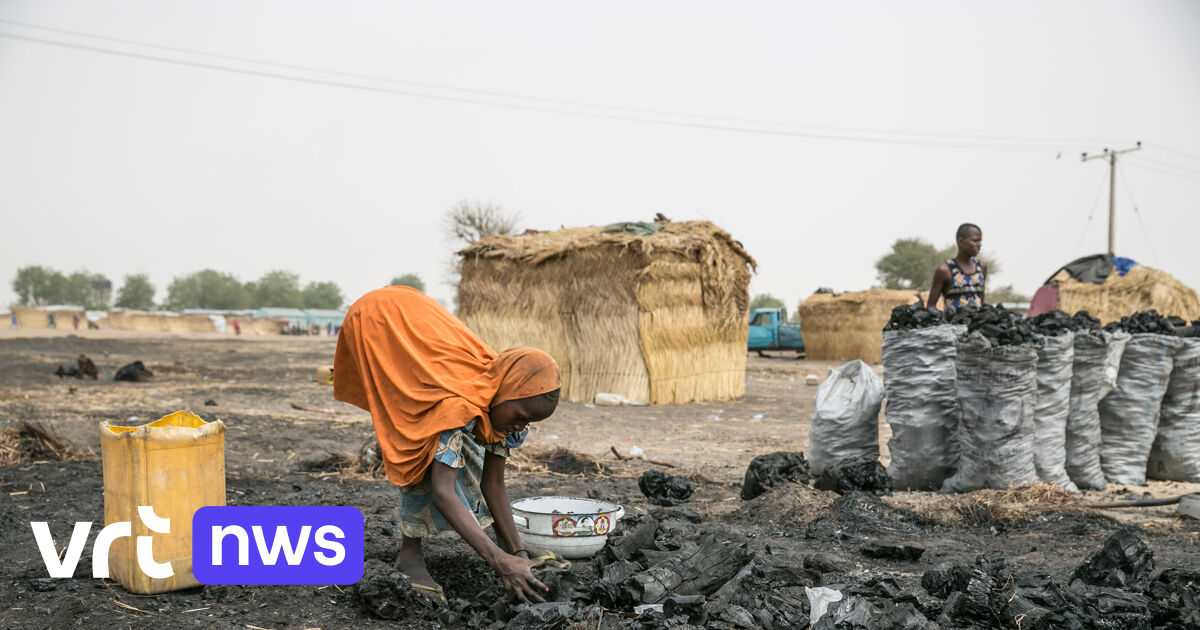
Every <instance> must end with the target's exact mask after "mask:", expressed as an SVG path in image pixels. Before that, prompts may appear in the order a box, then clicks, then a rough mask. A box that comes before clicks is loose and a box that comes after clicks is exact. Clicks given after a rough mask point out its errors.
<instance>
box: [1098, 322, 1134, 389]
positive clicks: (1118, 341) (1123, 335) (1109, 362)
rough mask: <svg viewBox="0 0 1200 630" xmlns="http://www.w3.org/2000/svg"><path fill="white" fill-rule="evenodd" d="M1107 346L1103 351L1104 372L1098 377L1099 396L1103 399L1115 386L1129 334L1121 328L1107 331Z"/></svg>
mask: <svg viewBox="0 0 1200 630" xmlns="http://www.w3.org/2000/svg"><path fill="white" fill-rule="evenodd" d="M1109 334H1110V335H1112V336H1111V337H1110V338H1109V341H1108V348H1107V349H1105V352H1104V373H1103V376H1102V377H1101V379H1100V398H1101V399H1103V398H1104V397H1105V396H1107V395H1108V393H1109V392H1111V391H1112V390H1113V388H1115V387H1116V386H1117V375H1118V374H1119V373H1120V372H1121V359H1122V358H1123V357H1124V356H1125V346H1127V345H1129V339H1130V338H1131V335H1130V334H1129V333H1127V332H1125V331H1123V330H1117V331H1113V332H1110V333H1109Z"/></svg>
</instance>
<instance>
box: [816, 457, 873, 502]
mask: <svg viewBox="0 0 1200 630" xmlns="http://www.w3.org/2000/svg"><path fill="white" fill-rule="evenodd" d="M813 487H815V488H817V489H818V490H829V491H832V492H836V493H838V494H846V493H848V492H870V493H871V494H874V495H877V496H886V495H890V494H891V493H892V479H891V477H889V476H888V474H887V469H886V468H884V467H883V464H880V463H879V459H878V458H875V457H857V458H853V459H846V460H842V461H840V462H838V463H836V464H834V465H833V466H830V467H829V468H826V469H825V471H824V472H822V473H821V477H820V478H819V479H817V482H816V483H815V484H813Z"/></svg>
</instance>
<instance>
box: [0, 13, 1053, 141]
mask: <svg viewBox="0 0 1200 630" xmlns="http://www.w3.org/2000/svg"><path fill="white" fill-rule="evenodd" d="M0 37H5V38H9V39H15V40H21V41H26V42H32V43H38V44H43V45H49V46H59V47H63V48H70V49H75V50H83V51H88V52H94V53H100V54H107V55H114V56H119V57H126V58H133V59H141V60H148V61H157V62H160V63H167V64H174V65H180V66H186V67H193V68H200V69H206V70H215V71H224V72H231V73H234V74H241V75H247V76H256V77H262V78H273V79H280V80H285V81H292V82H298V83H305V84H311V85H325V86H332V87H341V88H346V89H352V90H360V91H367V92H376V93H385V94H393V95H398V96H407V97H411V98H419V99H428V100H435V101H443V102H453V103H460V104H468V105H477V106H485V107H497V108H503V109H514V110H521V111H533V112H541V113H551V114H559V115H567V116H579V117H585V118H593V119H604V120H616V121H623V122H632V123H642V124H657V125H665V126H671V127H682V128H691V129H705V130H712V131H724V132H732V133H747V134H757V135H768V136H787V137H798V138H808V139H815V140H841V141H851V142H866V143H876V144H889V145H902V146H903V145H907V146H923V147H931V148H948V149H966V150H981V151H1011V152H1035V153H1042V152H1046V153H1048V152H1051V151H1053V149H1052V148H1050V147H1047V146H1035V145H1017V144H979V143H975V144H971V143H963V142H957V141H950V140H946V141H941V142H938V141H934V140H915V139H904V138H884V137H871V136H857V135H846V134H835V133H812V132H798V131H787V130H780V129H767V128H752V127H739V126H734V125H717V124H707V123H696V122H685V121H672V120H661V119H653V118H644V117H636V116H624V115H614V114H598V113H594V112H581V111H573V110H565V109H558V108H551V107H542V106H536V105H525V104H520V103H504V102H496V101H484V100H479V99H472V98H465V97H456V96H447V95H441V94H428V93H422V92H413V91H409V90H399V89H394V88H384V87H379V86H369V85H361V84H355V83H349V82H344V81H330V80H323V79H315V78H311V77H302V76H295V75H288V74H281V73H277V72H268V71H263V70H253V69H248V68H238V67H234V66H228V65H221V64H215V63H206V62H201V61H189V60H183V59H173V58H170V57H162V56H158V55H150V54H144V53H136V52H130V51H122V50H117V49H113V48H105V47H101V46H91V45H86V44H79V43H72V42H63V41H56V40H51V39H43V38H38V37H30V36H27V35H19V34H15V33H4V32H0ZM255 63H257V62H255ZM321 72H324V71H321ZM895 133H907V132H895Z"/></svg>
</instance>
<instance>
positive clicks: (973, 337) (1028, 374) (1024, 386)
mask: <svg viewBox="0 0 1200 630" xmlns="http://www.w3.org/2000/svg"><path fill="white" fill-rule="evenodd" d="M1037 358H1038V355H1037V346H1036V345H1035V344H1020V345H993V344H992V342H991V341H988V339H987V338H986V337H984V336H983V335H981V334H979V333H971V334H970V335H967V336H965V337H964V338H962V339H961V340H960V341H959V343H958V375H957V389H958V399H959V404H960V405H961V407H962V417H961V418H960V420H959V428H958V446H959V456H958V470H957V471H956V472H955V473H954V475H953V476H952V477H950V478H949V479H947V480H946V481H945V482H944V483H943V484H942V490H943V491H947V492H967V491H970V490H979V489H982V488H995V489H1006V488H1010V487H1018V486H1024V485H1028V484H1031V483H1035V482H1036V481H1037V470H1036V469H1035V468H1034V465H1033V442H1034V437H1033V413H1034V408H1035V406H1036V403H1037Z"/></svg>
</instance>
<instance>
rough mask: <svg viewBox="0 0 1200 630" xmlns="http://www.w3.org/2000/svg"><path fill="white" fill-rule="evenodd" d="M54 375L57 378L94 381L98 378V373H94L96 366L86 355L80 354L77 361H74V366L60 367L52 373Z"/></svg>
mask: <svg viewBox="0 0 1200 630" xmlns="http://www.w3.org/2000/svg"><path fill="white" fill-rule="evenodd" d="M54 375H55V376H57V377H58V378H63V377H68V376H69V377H71V378H90V379H92V380H93V381H94V380H96V379H97V378H98V377H99V372H97V371H96V364H95V363H94V362H92V360H91V359H89V358H88V356H87V355H86V354H81V355H79V358H78V359H75V365H73V366H71V367H63V366H61V365H60V366H58V369H57V370H55V371H54Z"/></svg>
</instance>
